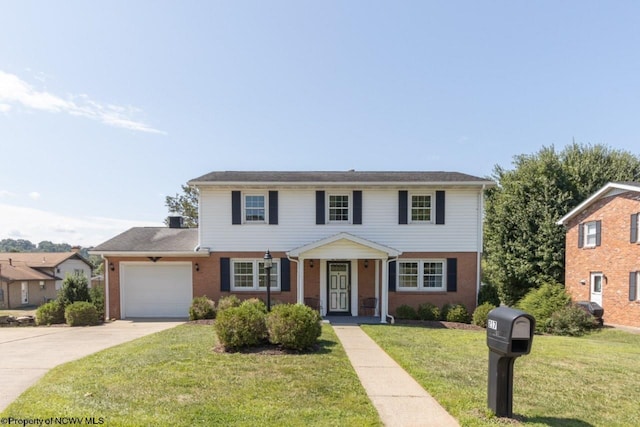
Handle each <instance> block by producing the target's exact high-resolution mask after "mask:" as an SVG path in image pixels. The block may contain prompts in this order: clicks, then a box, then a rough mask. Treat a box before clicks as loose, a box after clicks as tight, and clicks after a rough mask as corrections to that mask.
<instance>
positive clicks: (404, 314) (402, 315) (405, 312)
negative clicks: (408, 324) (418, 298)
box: [396, 304, 418, 320]
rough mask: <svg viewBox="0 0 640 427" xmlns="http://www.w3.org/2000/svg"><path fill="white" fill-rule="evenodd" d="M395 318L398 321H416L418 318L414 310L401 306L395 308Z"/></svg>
mask: <svg viewBox="0 0 640 427" xmlns="http://www.w3.org/2000/svg"><path fill="white" fill-rule="evenodd" d="M396 317H397V318H398V319H408V320H416V319H417V318H418V313H416V309H415V308H413V307H411V306H408V305H406V304H402V305H401V306H400V307H398V308H396Z"/></svg>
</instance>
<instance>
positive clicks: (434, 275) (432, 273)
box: [398, 260, 447, 291]
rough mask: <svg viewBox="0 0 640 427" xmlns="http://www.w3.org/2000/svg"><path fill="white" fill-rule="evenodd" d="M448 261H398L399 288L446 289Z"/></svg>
mask: <svg viewBox="0 0 640 427" xmlns="http://www.w3.org/2000/svg"><path fill="white" fill-rule="evenodd" d="M446 271H447V269H446V261H444V260H412V261H398V290H405V291H411V290H414V291H415V290H418V291H446V290H447V287H446Z"/></svg>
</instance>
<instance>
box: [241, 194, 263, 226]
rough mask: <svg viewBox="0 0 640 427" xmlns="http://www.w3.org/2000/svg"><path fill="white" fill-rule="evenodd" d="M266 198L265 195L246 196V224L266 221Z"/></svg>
mask: <svg viewBox="0 0 640 427" xmlns="http://www.w3.org/2000/svg"><path fill="white" fill-rule="evenodd" d="M264 199H265V197H264V194H245V196H244V220H245V222H264V221H265V217H266V215H265V201H264Z"/></svg>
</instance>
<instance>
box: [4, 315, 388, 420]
mask: <svg viewBox="0 0 640 427" xmlns="http://www.w3.org/2000/svg"><path fill="white" fill-rule="evenodd" d="M216 344H217V338H216V336H215V332H214V330H213V327H212V326H210V325H194V324H185V325H181V326H178V327H176V328H173V329H170V330H166V331H163V332H160V333H157V334H154V335H150V336H147V337H144V338H141V339H139V340H135V341H132V342H129V343H126V344H123V345H120V346H117V347H114V348H111V349H107V350H104V351H101V352H99V353H96V354H94V355H91V356H88V357H85V358H83V359H81V360H78V361H75V362H71V363H67V364H65V365H62V366H59V367H57V368H55V369H53V370H52V371H50V372H49V373H48V374H47V375H46V376H45V377H44V378H43V379H42V380H41V381H40V382H38V383H37V384H36V385H35V386H33V387H31V388H30V389H29V390H27V391H26V392H25V393H24V394H23V395H22V396H20V397H19V398H18V400H16V401H15V402H14V403H12V404H11V405H10V406H9V407H8V408H7V409H6V410H5V411H4V412H3V413H2V414H1V416H2V417H10V416H13V417H16V418H18V417H21V418H49V417H65V416H66V417H93V418H94V419H98V418H103V419H104V425H108V426H130V425H131V426H145V425H176V426H180V425H183V426H187V425H189V426H190V425H235V426H255V425H287V426H307V425H323V426H324V425H327V426H332V425H335V426H343V425H354V426H355V425H357V426H371V425H373V426H377V425H380V420H379V417H378V414H377V412H376V410H375V408H374V407H373V406H372V404H371V403H370V401H369V399H368V398H367V395H366V393H365V391H364V389H363V388H362V386H361V384H360V382H359V380H358V377H357V375H356V374H355V372H354V371H353V369H352V367H351V364H350V363H349V360H348V358H347V356H346V354H345V352H344V350H343V348H342V346H341V345H340V344H339V341H338V338H337V337H336V335H335V334H334V332H333V329H332V328H331V327H330V326H326V325H325V326H323V330H322V336H321V337H320V350H319V351H318V352H316V353H313V354H285V355H266V354H240V353H232V354H228V353H216V352H214V351H213V348H214V347H215V345H216Z"/></svg>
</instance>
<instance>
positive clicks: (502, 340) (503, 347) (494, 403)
mask: <svg viewBox="0 0 640 427" xmlns="http://www.w3.org/2000/svg"><path fill="white" fill-rule="evenodd" d="M535 323H536V321H535V319H534V317H533V316H531V315H530V314H527V313H525V312H524V311H520V310H515V309H512V308H508V307H498V308H495V309H493V310H491V311H490V312H489V316H488V317H487V346H488V347H489V384H488V393H487V394H488V398H487V401H488V405H489V408H490V409H491V410H493V412H495V414H496V415H497V416H499V417H509V418H511V417H512V416H513V363H514V362H515V360H516V358H518V357H520V356H522V355H525V354H529V352H530V351H531V343H532V341H533V331H534V329H535Z"/></svg>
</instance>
